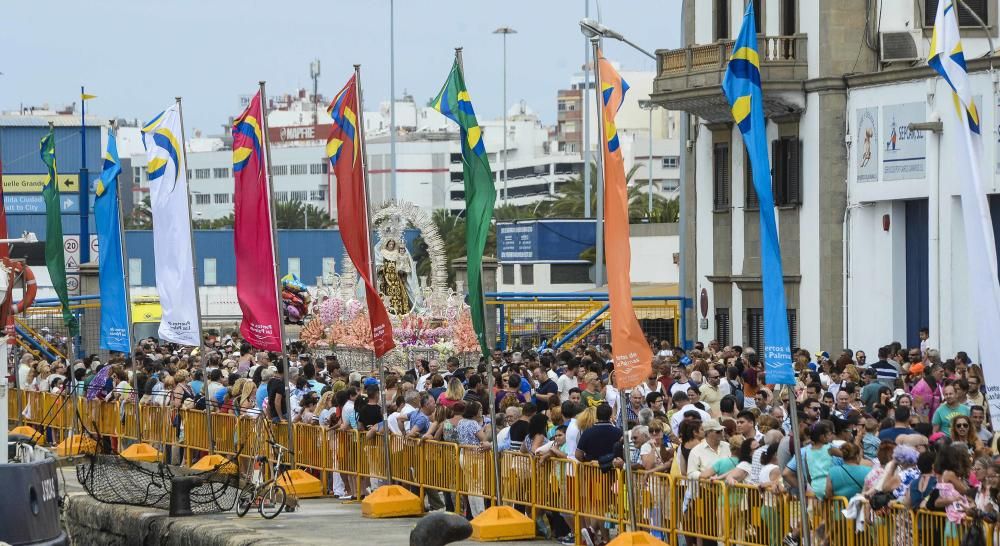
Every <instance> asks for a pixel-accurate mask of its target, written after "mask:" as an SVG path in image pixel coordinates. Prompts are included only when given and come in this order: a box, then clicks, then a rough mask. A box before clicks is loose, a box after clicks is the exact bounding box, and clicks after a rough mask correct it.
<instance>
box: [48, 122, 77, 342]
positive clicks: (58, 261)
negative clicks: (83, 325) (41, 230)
mask: <svg viewBox="0 0 1000 546" xmlns="http://www.w3.org/2000/svg"><path fill="white" fill-rule="evenodd" d="M41 153H42V162H43V163H45V166H46V167H48V170H49V173H48V178H47V179H46V181H45V185H44V186H42V198H43V199H44V200H45V266H46V268H47V269H48V270H49V277H51V278H52V287H53V288H55V289H56V294H57V295H58V296H59V302H60V304H61V305H62V315H63V322H64V323H65V324H66V328H67V329H69V335H70V336H78V335H80V324H79V323H78V322H77V320H76V317H74V316H73V313H71V312H70V310H69V292H68V291H67V289H66V261H65V258H64V257H63V231H62V213H61V212H60V208H59V187H58V186H57V185H56V141H55V137H54V136H53V134H52V129H51V128H49V133H48V134H47V135H45V136H44V137H42V143H41Z"/></svg>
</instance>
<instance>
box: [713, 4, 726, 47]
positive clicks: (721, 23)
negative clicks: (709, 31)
mask: <svg viewBox="0 0 1000 546" xmlns="http://www.w3.org/2000/svg"><path fill="white" fill-rule="evenodd" d="M728 39H729V0H715V40H716V41H719V40H728Z"/></svg>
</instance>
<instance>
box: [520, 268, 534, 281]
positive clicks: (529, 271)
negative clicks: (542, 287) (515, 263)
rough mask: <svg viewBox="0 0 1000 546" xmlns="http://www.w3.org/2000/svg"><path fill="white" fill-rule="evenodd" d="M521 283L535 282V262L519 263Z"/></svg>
mask: <svg viewBox="0 0 1000 546" xmlns="http://www.w3.org/2000/svg"><path fill="white" fill-rule="evenodd" d="M521 284H535V264H521Z"/></svg>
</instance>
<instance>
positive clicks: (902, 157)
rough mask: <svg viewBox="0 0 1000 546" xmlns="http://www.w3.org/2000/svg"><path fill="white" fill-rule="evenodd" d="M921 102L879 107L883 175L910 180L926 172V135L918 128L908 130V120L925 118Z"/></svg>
mask: <svg viewBox="0 0 1000 546" xmlns="http://www.w3.org/2000/svg"><path fill="white" fill-rule="evenodd" d="M926 118H927V115H926V106H925V104H924V103H922V102H909V103H906V104H890V105H887V106H883V107H882V127H881V131H882V136H881V143H880V145H881V147H882V151H883V153H884V155H883V156H882V179H883V180H913V179H921V178H924V177H925V176H926V174H927V139H926V137H925V136H924V134H923V133H922V132H920V131H910V130H909V129H908V128H907V127H908V126H909V125H910V124H911V123H923V122H924V121H926Z"/></svg>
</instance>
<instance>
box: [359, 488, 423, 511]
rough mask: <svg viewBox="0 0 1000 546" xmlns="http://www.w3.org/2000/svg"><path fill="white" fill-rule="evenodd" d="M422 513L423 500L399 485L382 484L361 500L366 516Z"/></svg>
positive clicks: (362, 509)
mask: <svg viewBox="0 0 1000 546" xmlns="http://www.w3.org/2000/svg"><path fill="white" fill-rule="evenodd" d="M423 513H424V501H423V500H421V498H420V497H418V496H416V495H414V494H413V493H410V492H409V491H408V490H407V489H406V488H405V487H402V486H400V485H383V486H382V487H379V488H378V489H376V490H375V491H373V492H372V494H371V495H368V496H367V497H365V498H364V500H362V501H361V515H362V516H364V517H366V518H398V517H405V516H419V515H420V514H423Z"/></svg>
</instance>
